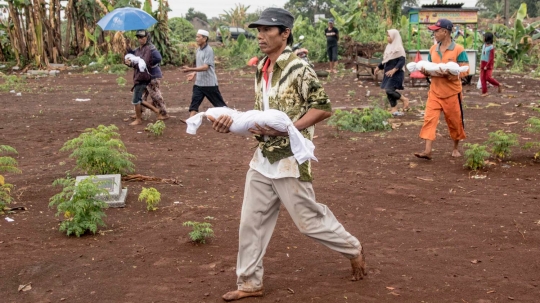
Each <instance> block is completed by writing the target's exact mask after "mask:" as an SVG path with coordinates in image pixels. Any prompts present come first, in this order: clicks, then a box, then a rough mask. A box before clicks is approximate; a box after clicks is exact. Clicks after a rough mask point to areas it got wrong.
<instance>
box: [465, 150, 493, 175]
mask: <svg viewBox="0 0 540 303" xmlns="http://www.w3.org/2000/svg"><path fill="white" fill-rule="evenodd" d="M463 147H464V148H465V164H464V166H465V167H467V168H469V169H472V170H478V169H480V168H483V167H484V165H485V162H486V159H487V158H489V155H490V154H489V152H488V151H487V150H486V149H487V146H485V145H480V144H477V143H476V144H471V143H465V144H463Z"/></svg>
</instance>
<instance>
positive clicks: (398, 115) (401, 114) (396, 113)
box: [392, 112, 405, 117]
mask: <svg viewBox="0 0 540 303" xmlns="http://www.w3.org/2000/svg"><path fill="white" fill-rule="evenodd" d="M403 115H405V114H404V113H402V112H393V113H392V116H394V117H401V116H403Z"/></svg>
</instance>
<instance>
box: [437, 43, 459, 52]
mask: <svg viewBox="0 0 540 303" xmlns="http://www.w3.org/2000/svg"><path fill="white" fill-rule="evenodd" d="M441 43H442V42H439V43H437V51H438V52H440V51H441ZM455 47H456V42H455V41H454V40H452V42H450V45H448V47H447V48H446V49H447V50H454V48H455Z"/></svg>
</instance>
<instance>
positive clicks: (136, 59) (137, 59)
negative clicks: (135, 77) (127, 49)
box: [124, 54, 146, 72]
mask: <svg viewBox="0 0 540 303" xmlns="http://www.w3.org/2000/svg"><path fill="white" fill-rule="evenodd" d="M124 59H125V60H126V59H129V61H131V62H133V63H135V64H139V71H141V72H144V71H145V70H146V62H145V61H144V60H143V59H142V58H141V57H137V56H135V55H134V54H127V55H126V56H125V57H124Z"/></svg>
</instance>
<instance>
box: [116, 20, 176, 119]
mask: <svg viewBox="0 0 540 303" xmlns="http://www.w3.org/2000/svg"><path fill="white" fill-rule="evenodd" d="M135 36H136V37H137V40H138V42H139V47H138V48H136V49H135V50H131V49H128V50H127V52H128V54H127V55H126V61H125V63H126V65H128V66H129V67H133V69H134V72H133V88H132V89H131V91H132V92H133V98H132V101H131V103H132V104H133V105H134V106H135V116H133V117H132V118H134V119H135V121H133V122H131V123H130V124H129V125H140V124H142V111H143V107H142V106H145V107H147V108H149V109H151V110H152V111H153V112H155V113H156V114H158V117H157V119H158V120H166V119H168V118H169V115H168V114H167V109H166V107H165V102H164V100H163V96H162V94H161V90H160V88H159V84H160V79H161V78H162V77H163V75H162V73H161V69H160V67H159V63H161V59H162V57H161V54H160V53H159V51H158V50H157V48H156V47H155V46H154V45H153V44H152V42H151V41H150V34H149V33H148V31H146V30H138V31H137V32H136V34H135ZM148 96H150V98H151V99H152V103H149V102H147V101H146V100H147V98H148Z"/></svg>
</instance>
